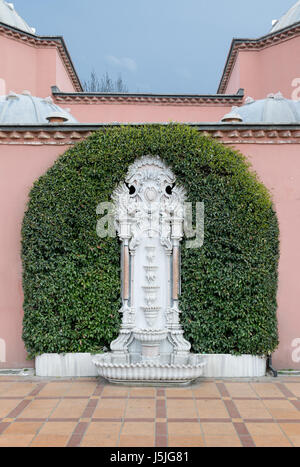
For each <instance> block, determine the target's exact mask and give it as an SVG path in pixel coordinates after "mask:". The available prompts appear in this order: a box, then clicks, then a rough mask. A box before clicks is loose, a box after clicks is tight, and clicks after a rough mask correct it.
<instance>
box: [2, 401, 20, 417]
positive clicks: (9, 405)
mask: <svg viewBox="0 0 300 467" xmlns="http://www.w3.org/2000/svg"><path fill="white" fill-rule="evenodd" d="M20 402H21V399H20V400H17V399H15V400H9V399H8V400H4V399H2V400H1V399H0V418H4V417H7V415H8V414H9V413H10V412H11V411H12V410H13V409H15V408H16V407H17V405H19V403H20Z"/></svg>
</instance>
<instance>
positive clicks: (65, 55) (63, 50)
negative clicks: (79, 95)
mask: <svg viewBox="0 0 300 467" xmlns="http://www.w3.org/2000/svg"><path fill="white" fill-rule="evenodd" d="M0 34H1V35H4V36H5V37H8V38H9V39H14V40H16V41H19V42H22V43H23V44H24V43H25V44H28V45H32V46H35V47H56V48H57V49H58V51H59V53H60V56H61V58H62V61H63V63H64V65H65V67H66V70H67V73H68V75H69V77H70V78H71V81H72V83H73V85H74V88H75V89H76V91H78V92H81V91H82V90H83V88H82V85H81V82H80V79H79V77H78V75H77V72H76V70H75V67H74V64H73V62H72V59H71V56H70V54H69V51H68V49H67V46H66V43H65V41H64V38H63V37H62V36H36V35H34V34H30V33H28V32H25V31H21V30H20V29H17V28H15V27H13V26H9V25H8V24H4V23H1V22H0Z"/></svg>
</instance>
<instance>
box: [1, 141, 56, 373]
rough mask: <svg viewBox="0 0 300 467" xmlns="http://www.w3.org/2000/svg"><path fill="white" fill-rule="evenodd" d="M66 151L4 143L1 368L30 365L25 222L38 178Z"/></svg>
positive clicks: (2, 163)
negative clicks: (3, 355)
mask: <svg viewBox="0 0 300 467" xmlns="http://www.w3.org/2000/svg"><path fill="white" fill-rule="evenodd" d="M63 151H64V148H63V147H61V146H39V147H34V146H26V147H24V146H8V145H7V146H6V145H5V146H3V145H1V146H0V216H1V229H0V339H2V340H4V342H5V344H6V358H5V360H6V361H5V362H3V361H2V362H1V355H0V368H14V367H16V368H19V367H29V366H32V365H33V362H28V361H26V352H25V349H24V344H23V341H22V337H21V336H22V319H23V309H22V304H23V292H22V267H21V260H20V240H21V224H22V219H23V216H24V211H25V208H26V203H27V196H28V193H29V191H30V189H31V187H32V184H33V182H34V180H36V179H37V178H38V177H39V176H40V175H42V174H43V173H44V172H45V171H46V170H47V169H48V168H49V167H50V166H51V165H52V164H53V162H54V160H55V159H56V158H57V156H58V155H59V154H60V153H61V152H63Z"/></svg>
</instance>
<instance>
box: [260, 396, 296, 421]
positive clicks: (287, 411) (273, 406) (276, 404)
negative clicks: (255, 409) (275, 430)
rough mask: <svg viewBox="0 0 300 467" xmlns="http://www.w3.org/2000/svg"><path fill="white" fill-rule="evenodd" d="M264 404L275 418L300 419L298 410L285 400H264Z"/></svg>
mask: <svg viewBox="0 0 300 467" xmlns="http://www.w3.org/2000/svg"><path fill="white" fill-rule="evenodd" d="M264 404H265V406H266V407H267V409H268V410H269V412H270V414H271V415H272V417H274V418H275V419H300V411H299V410H297V409H296V407H295V406H294V405H293V404H292V403H291V402H290V401H287V400H264Z"/></svg>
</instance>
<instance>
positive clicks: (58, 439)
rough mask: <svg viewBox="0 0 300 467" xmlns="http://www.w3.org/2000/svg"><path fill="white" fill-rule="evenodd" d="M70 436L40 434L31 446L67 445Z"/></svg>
mask: <svg viewBox="0 0 300 467" xmlns="http://www.w3.org/2000/svg"><path fill="white" fill-rule="evenodd" d="M69 438H70V436H68V435H60V434H38V435H37V436H36V437H35V438H34V439H33V441H32V442H31V444H30V446H32V447H65V446H66V445H67V443H68V441H69Z"/></svg>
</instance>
